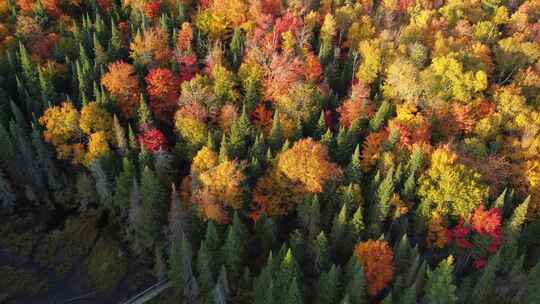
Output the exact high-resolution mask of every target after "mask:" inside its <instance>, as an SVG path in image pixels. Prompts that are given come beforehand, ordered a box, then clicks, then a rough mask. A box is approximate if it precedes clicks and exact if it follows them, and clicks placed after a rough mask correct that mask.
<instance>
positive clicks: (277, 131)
mask: <svg viewBox="0 0 540 304" xmlns="http://www.w3.org/2000/svg"><path fill="white" fill-rule="evenodd" d="M268 144H269V145H270V147H271V148H272V150H273V151H279V149H280V148H281V145H282V144H283V130H282V129H281V123H280V121H279V110H277V109H276V111H275V112H274V120H273V122H272V129H271V130H270V134H269V135H268Z"/></svg>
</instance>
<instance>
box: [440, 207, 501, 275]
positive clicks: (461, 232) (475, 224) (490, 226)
mask: <svg viewBox="0 0 540 304" xmlns="http://www.w3.org/2000/svg"><path fill="white" fill-rule="evenodd" d="M501 225H502V214H501V209H499V208H492V209H489V210H486V209H485V207H484V206H483V205H481V206H480V207H478V208H477V209H476V210H475V211H474V213H473V214H472V215H471V218H470V224H469V225H466V224H465V221H464V220H463V219H460V220H459V223H458V224H457V225H456V226H455V227H454V228H452V229H449V230H447V233H446V236H447V239H448V240H450V241H454V242H455V243H456V245H457V246H458V247H459V248H462V249H471V248H472V247H473V246H474V242H472V241H471V237H472V234H473V233H477V234H479V235H481V236H485V237H489V238H490V239H491V242H490V244H489V246H488V248H487V251H488V254H494V253H495V252H497V249H498V248H499V247H500V245H501V244H502V227H501ZM473 257H474V260H475V261H474V266H475V267H476V268H477V269H478V268H482V267H484V265H485V264H486V262H487V257H486V256H476V255H474V254H473Z"/></svg>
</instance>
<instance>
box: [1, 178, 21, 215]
mask: <svg viewBox="0 0 540 304" xmlns="http://www.w3.org/2000/svg"><path fill="white" fill-rule="evenodd" d="M16 198H17V197H16V195H15V192H14V191H13V188H12V187H11V185H10V183H9V181H8V179H7V178H6V177H5V175H4V172H3V171H2V169H0V203H1V204H2V207H3V208H4V209H11V208H13V206H15V202H16Z"/></svg>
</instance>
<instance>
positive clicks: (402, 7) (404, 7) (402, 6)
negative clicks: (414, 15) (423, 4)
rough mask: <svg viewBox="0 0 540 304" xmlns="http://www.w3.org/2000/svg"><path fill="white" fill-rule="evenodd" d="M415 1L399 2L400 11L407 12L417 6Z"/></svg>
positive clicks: (400, 0)
mask: <svg viewBox="0 0 540 304" xmlns="http://www.w3.org/2000/svg"><path fill="white" fill-rule="evenodd" d="M415 2H416V1H413V0H399V10H400V11H402V12H406V11H407V9H408V8H409V7H411V6H412V5H414V4H415Z"/></svg>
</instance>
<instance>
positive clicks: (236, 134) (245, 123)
mask: <svg viewBox="0 0 540 304" xmlns="http://www.w3.org/2000/svg"><path fill="white" fill-rule="evenodd" d="M250 137H251V123H250V122H249V118H248V117H247V113H246V107H245V106H244V107H242V114H241V115H240V117H239V118H238V119H237V120H235V121H234V123H233V125H232V126H231V134H230V141H229V143H230V152H231V155H230V156H231V157H232V158H244V157H245V155H246V152H247V146H248V144H249V141H250Z"/></svg>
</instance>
